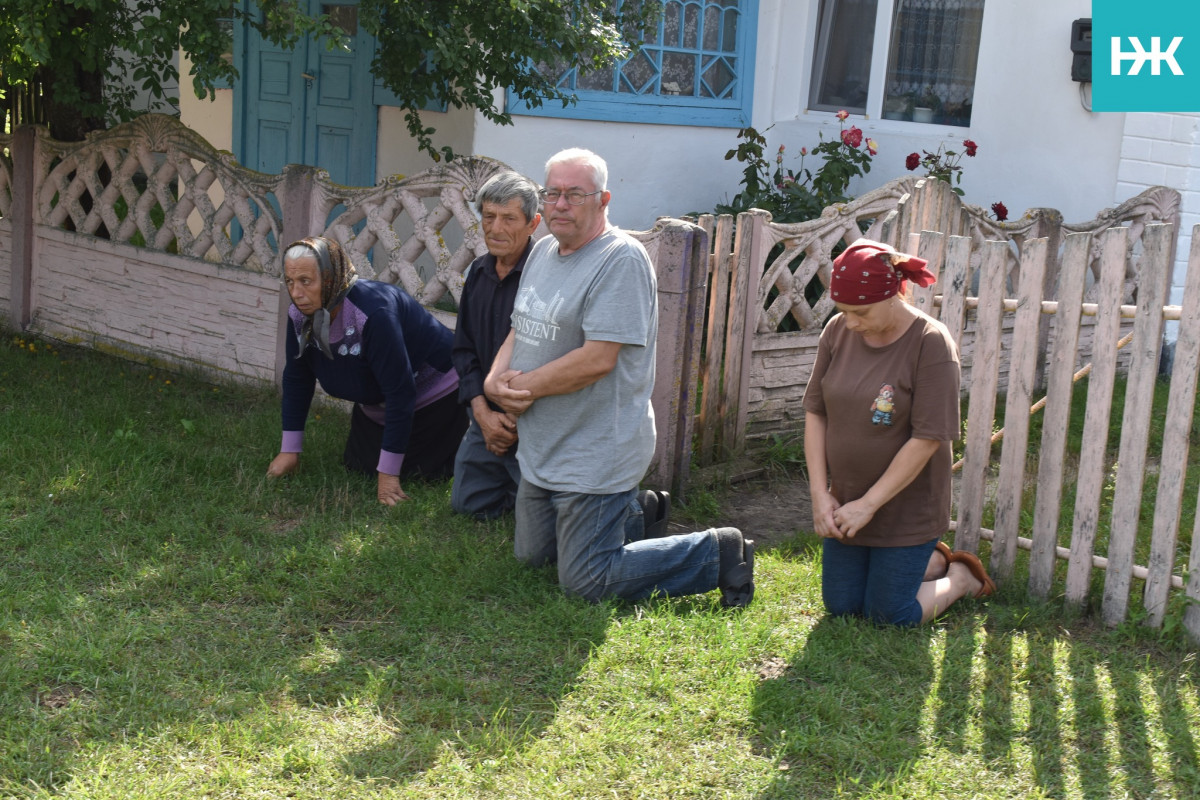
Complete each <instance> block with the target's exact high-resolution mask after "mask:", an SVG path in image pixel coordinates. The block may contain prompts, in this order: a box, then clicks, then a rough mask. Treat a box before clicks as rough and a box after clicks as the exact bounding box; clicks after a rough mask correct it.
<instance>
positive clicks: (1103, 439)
mask: <svg viewBox="0 0 1200 800" xmlns="http://www.w3.org/2000/svg"><path fill="white" fill-rule="evenodd" d="M1128 241H1129V230H1128V229H1127V228H1109V229H1108V230H1107V231H1105V232H1104V236H1103V237H1102V239H1101V244H1100V247H1101V251H1102V254H1101V256H1100V284H1099V287H1100V292H1099V295H1098V297H1097V300H1098V303H1099V313H1098V314H1097V319H1096V326H1095V327H1094V328H1093V334H1092V374H1091V376H1090V377H1089V379H1088V394H1087V412H1086V413H1085V414H1084V419H1083V448H1082V451H1081V452H1080V454H1079V472H1078V479H1077V481H1076V491H1075V517H1074V524H1073V526H1072V532H1071V557H1070V559H1069V561H1068V563H1067V587H1066V601H1067V603H1068V604H1069V605H1073V606H1077V607H1082V606H1083V604H1084V602H1085V601H1086V600H1087V593H1088V584H1089V583H1090V582H1091V577H1092V554H1093V552H1094V550H1095V546H1096V530H1097V527H1098V525H1099V522H1100V520H1099V517H1100V500H1101V491H1102V489H1103V484H1104V468H1105V450H1106V448H1107V445H1108V421H1109V415H1110V413H1111V411H1112V395H1113V379H1114V377H1115V375H1116V372H1117V336H1118V334H1119V332H1120V325H1121V292H1122V289H1123V288H1124V284H1125V260H1126V253H1127V252H1128V251H1127V250H1126V247H1127V244H1128Z"/></svg>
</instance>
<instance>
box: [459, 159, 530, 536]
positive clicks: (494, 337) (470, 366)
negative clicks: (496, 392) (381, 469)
mask: <svg viewBox="0 0 1200 800" xmlns="http://www.w3.org/2000/svg"><path fill="white" fill-rule="evenodd" d="M537 190H538V187H537V186H536V185H535V184H534V183H533V182H532V181H530V180H529V179H528V178H525V177H523V176H521V175H518V174H516V173H515V172H502V173H500V174H499V175H496V176H494V177H493V178H492V179H491V180H489V181H488V182H487V183H485V184H484V185H483V188H481V189H480V190H479V194H478V196H477V197H476V198H475V208H476V210H477V211H478V212H479V215H480V217H481V218H482V221H481V226H482V229H483V236H484V240H485V242H486V243H487V248H488V252H487V253H486V254H485V255H482V256H480V257H479V258H477V259H475V261H473V262H472V263H471V266H470V268H469V271H468V272H467V280H466V283H465V284H464V285H463V291H462V298H461V299H460V300H459V304H458V325H457V327H456V329H455V332H454V351H453V354H452V357H453V359H454V368H455V369H456V370H457V371H458V375H459V383H458V399H459V401H460V402H462V403H466V404H467V406H468V413H469V414H470V417H471V425H470V427H469V428H468V429H467V433H466V435H464V436H463V440H462V444H460V445H459V447H458V454H457V456H456V457H455V460H454V486H453V488H452V489H451V491H450V506H451V508H453V509H454V510H455V511H457V512H459V513H460V514H470V515H472V516H474V517H476V518H477V519H492V518H494V517H498V516H500V515H501V514H503V513H505V512H506V511H509V510H510V509H511V508H512V507H513V505H514V503H516V497H517V484H518V483H520V480H521V470H520V467H518V466H517V423H516V419H514V418H513V417H511V416H509V415H508V414H506V413H504V412H503V411H501V410H500V409H499V407H498V406H495V405H493V404H491V403H490V402H489V401H488V399H487V398H486V397H485V396H484V394H483V379H484V378H485V377H487V373H488V369H490V368H491V366H492V360H493V359H494V358H495V357H496V351H498V350H499V349H500V345H502V344H504V339H505V337H507V336H508V331H509V327H510V317H511V316H512V309H513V301H514V300H515V299H516V296H517V287H518V286H519V284H520V282H521V269H522V268H523V267H524V266H525V259H526V258H527V257H528V256H529V250H530V248H532V247H533V231H534V229H535V228H537V226H538V223H539V222H541V219H542V217H541V214H540V213H538V209H539V208H540V207H541V200H539V199H538V194H537Z"/></svg>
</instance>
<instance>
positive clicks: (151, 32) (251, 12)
mask: <svg viewBox="0 0 1200 800" xmlns="http://www.w3.org/2000/svg"><path fill="white" fill-rule="evenodd" d="M258 5H259V7H261V9H262V13H261V14H260V13H258V11H257V8H256V7H252V6H250V5H249V4H247V3H241V2H239V3H232V2H230V0H75V2H73V3H69V4H68V3H47V2H45V0H6V2H5V3H4V4H3V5H2V6H0V92H4V91H5V90H6V89H7V91H8V93H9V95H11V96H10V97H9V98H8V100H7V101H6V102H8V104H9V105H10V106H12V107H14V108H15V106H14V103H15V102H16V100H17V99H18V97H17V96H18V95H22V96H24V95H28V94H30V93H31V92H32V93H34V94H45V96H46V97H47V98H49V101H48V102H49V105H50V106H51V108H50V109H49V112H47V113H49V114H50V115H51V116H52V115H53V112H54V110H55V109H60V110H61V109H63V108H68V109H70V110H71V111H73V112H74V114H75V116H76V117H79V118H83V119H84V120H85V123H86V124H83V125H77V126H76V127H77V128H80V129H79V130H77V131H72V130H69V126H67V125H65V124H64V125H62V126H60V130H58V131H56V130H55V126H54V125H53V124H52V125H51V133H52V134H54V135H55V136H56V137H57V138H80V137H81V136H82V133H84V132H86V130H87V129H90V128H94V127H102V126H104V125H107V124H111V123H113V122H116V121H122V120H126V119H129V118H131V117H132V116H134V115H135V114H137V113H139V111H140V110H139V109H135V108H134V107H133V102H134V98H135V93H136V92H135V88H136V87H137V86H140V87H141V88H142V89H143V90H145V91H147V92H149V93H150V95H151V96H152V97H153V98H155V99H156V100H159V101H163V102H173V101H172V98H171V97H170V96H169V95H168V93H167V91H166V89H165V87H167V86H169V85H170V83H172V82H173V81H175V80H177V79H179V77H180V76H179V74H178V70H177V68H176V67H175V66H174V65H173V64H172V63H171V60H172V57H173V56H174V54H175V52H176V51H177V50H182V51H183V52H184V53H186V54H187V55H188V56H189V58H190V59H191V61H192V64H193V71H192V74H191V75H190V76H189V77H190V79H191V85H192V88H193V89H194V91H195V92H196V94H197V95H198V96H199V97H206V96H208V95H209V94H211V93H212V91H213V88H214V87H215V86H218V85H222V84H226V83H229V82H231V81H234V80H236V79H237V78H238V71H237V68H236V66H235V65H234V64H233V63H232V62H231V61H230V60H229V53H231V52H232V49H233V42H232V35H231V31H232V30H234V29H235V28H237V27H241V26H250V27H252V28H254V29H256V30H258V31H259V32H260V33H261V34H262V36H263V37H264V38H265V39H266V40H268V41H270V42H271V43H273V44H276V45H288V44H290V43H294V42H296V41H297V40H299V39H300V38H302V37H306V36H311V37H314V38H316V39H319V40H323V41H324V42H325V43H326V46H327V47H329V48H330V49H333V48H337V47H345V46H346V45H345V35H344V32H343V31H342V30H341V29H340V28H337V27H336V26H335V25H334V24H333V23H332V22H331V21H330V19H329V18H328V16H326V15H318V16H309V15H308V14H305V13H304V12H303V11H302V9H303V8H305V7H306V6H307V3H303V2H301V1H300V0H262V2H260V3H259V4H258ZM660 10H661V3H660V2H658V0H625V2H613V0H582V1H581V2H575V3H570V4H564V3H561V2H558V1H557V0H508V2H495V0H439V2H423V1H422V0H362V2H361V4H360V12H359V22H360V25H362V27H363V28H364V29H365V30H367V31H368V32H369V33H371V34H372V35H374V36H375V37H376V38H377V40H378V43H379V47H378V51H377V54H376V56H375V60H374V63H373V64H372V71H373V72H374V74H375V75H376V76H378V77H380V78H382V79H383V82H384V83H385V84H386V85H387V87H388V88H389V89H391V90H392V92H393V93H395V95H396V96H397V97H399V98H400V99H401V100H402V101H403V102H404V106H405V120H406V123H407V126H408V130H409V132H410V133H411V134H412V136H413V137H414V138H415V139H416V140H417V143H418V144H419V146H420V147H421V148H422V149H423V150H425V151H427V152H429V153H430V154H431V155H432V156H434V158H435V160H440V159H441V158H442V157H445V158H451V157H453V152H452V151H451V150H450V149H449V148H442V149H441V151H440V152H439V151H438V150H436V149H435V148H434V146H433V142H432V139H431V136H432V134H433V132H434V129H433V128H431V127H428V126H426V125H425V124H424V123H423V122H422V119H421V113H420V110H419V109H420V108H422V107H423V106H424V105H425V104H426V103H428V102H429V100H431V99H432V100H434V101H437V102H441V103H446V104H448V105H450V106H453V107H455V108H464V107H466V108H474V109H476V110H478V111H479V112H480V113H482V114H483V115H484V116H485V117H486V118H487V119H489V120H491V121H493V122H496V123H500V124H511V117H510V115H509V114H508V113H507V112H506V111H505V110H504V109H503V107H502V106H499V105H497V103H496V95H495V94H493V92H494V90H496V89H504V88H508V89H509V90H510V94H511V97H512V98H513V99H519V100H522V101H526V102H529V103H530V104H532V105H534V106H539V105H541V104H542V103H543V102H545V101H546V100H554V101H560V102H562V103H563V105H564V106H565V105H567V104H568V103H569V102H571V101H572V100H573V96H571V95H568V94H567V93H565V92H564V91H562V90H561V89H559V88H558V87H557V86H556V85H555V77H556V69H555V68H556V67H557V66H561V65H570V64H574V65H577V66H578V67H579V68H580V69H581V71H583V72H587V71H590V70H594V69H597V68H601V67H605V66H608V65H610V64H612V62H613V61H614V60H615V59H618V58H622V57H626V56H628V55H629V54H630V53H631V52H632V51H633V50H634V49H635V48H636V47H637V45H638V44H639V43H640V33H639V32H640V31H641V30H643V27H644V25H645V24H647V23H648V22H649V21H652V20H653V19H655V18H656V15H657V14H658V13H659V12H660ZM543 70H545V71H543ZM81 76H91V77H93V78H95V79H96V80H81ZM131 83H132V84H133V85H130V84H131ZM27 116H28V115H20V114H14V117H15V118H16V119H19V120H21V121H30V122H45V121H47V120H45V119H27V118H26V117H27ZM73 133H77V134H78V135H71V134H73Z"/></svg>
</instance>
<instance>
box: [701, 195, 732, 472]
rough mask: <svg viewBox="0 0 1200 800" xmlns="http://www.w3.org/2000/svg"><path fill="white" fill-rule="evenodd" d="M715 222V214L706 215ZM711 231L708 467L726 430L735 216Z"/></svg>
mask: <svg viewBox="0 0 1200 800" xmlns="http://www.w3.org/2000/svg"><path fill="white" fill-rule="evenodd" d="M704 219H707V221H708V222H709V223H710V224H711V223H712V217H711V216H708V217H706V218H702V223H701V224H702V225H703V224H704V223H703V220H704ZM705 229H706V230H708V232H709V241H710V242H711V244H712V254H711V256H710V265H709V270H708V273H709V280H708V285H709V298H708V339H707V341H706V342H705V348H704V361H703V363H702V365H701V377H700V385H701V387H702V389H701V396H700V402H701V406H700V422H699V424H700V466H702V467H707V466H709V465H710V464H712V463H713V462H714V461H715V460H716V454H717V453H716V451H717V447H718V446H719V445H720V444H721V439H720V436H719V435H718V434H720V433H721V432H722V431H723V430H724V423H723V421H722V419H721V398H722V393H721V390H720V386H721V374H722V369H723V367H724V363H725V356H726V354H725V330H726V325H727V324H728V322H729V316H730V315H729V274H730V263H731V262H732V261H733V217H732V216H731V215H729V214H722V215H721V216H719V217H717V219H716V225H715V228H711V229H710V228H709V227H707V226H706V227H705Z"/></svg>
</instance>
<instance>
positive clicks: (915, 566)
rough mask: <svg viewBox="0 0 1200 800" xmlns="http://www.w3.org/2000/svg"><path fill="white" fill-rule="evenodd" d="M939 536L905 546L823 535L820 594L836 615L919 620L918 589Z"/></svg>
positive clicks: (910, 623)
mask: <svg viewBox="0 0 1200 800" xmlns="http://www.w3.org/2000/svg"><path fill="white" fill-rule="evenodd" d="M936 546H937V540H936V539H934V540H932V541H929V542H926V543H925V544H917V545H911V546H909V547H856V546H854V545H848V544H843V543H842V542H840V541H838V540H837V539H825V544H824V550H823V552H822V558H821V598H822V600H823V601H824V603H825V610H826V611H827V612H829V613H830V614H832V615H833V616H835V617H840V616H844V615H854V616H859V617H866V618H867V619H869V620H871V621H873V622H880V623H884V624H887V625H897V626H900V627H911V626H913V625H919V624H920V623H921V604H920V603H918V602H917V590H918V589H920V588H921V581H922V580H923V579H924V577H925V568H926V567H928V566H929V557H930V556H931V555H933V548H934V547H936Z"/></svg>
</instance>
